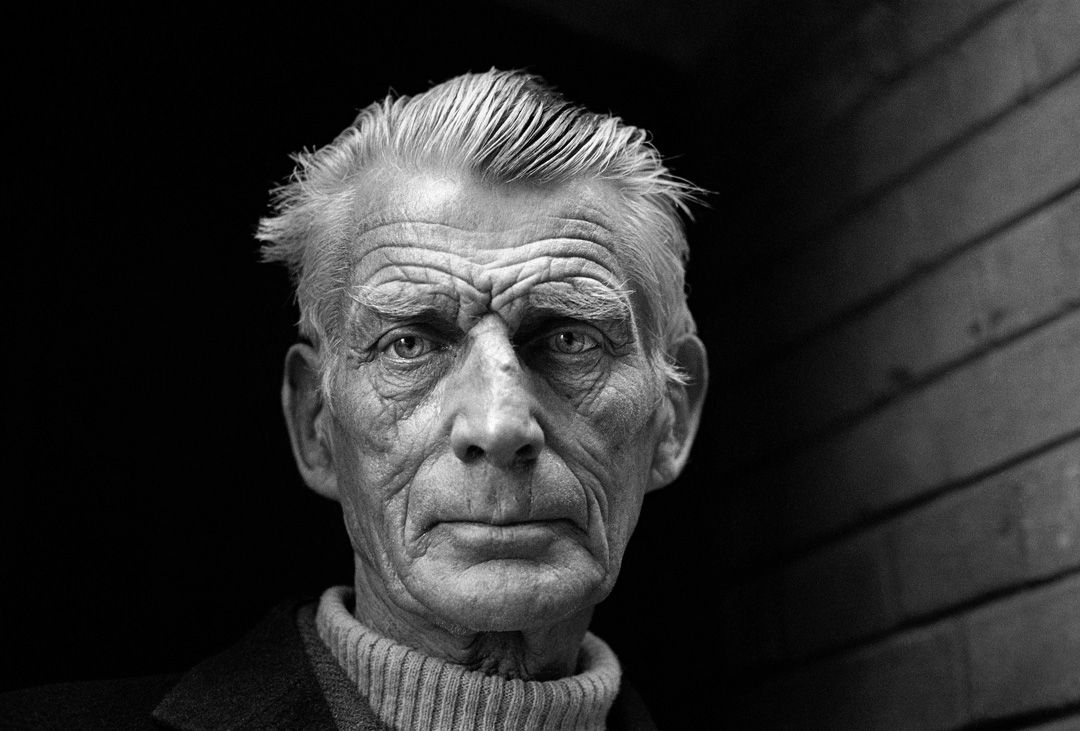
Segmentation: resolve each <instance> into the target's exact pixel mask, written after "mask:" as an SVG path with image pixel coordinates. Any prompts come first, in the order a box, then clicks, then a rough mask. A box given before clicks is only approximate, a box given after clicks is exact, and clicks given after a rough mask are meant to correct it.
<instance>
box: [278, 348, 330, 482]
mask: <svg viewBox="0 0 1080 731" xmlns="http://www.w3.org/2000/svg"><path fill="white" fill-rule="evenodd" d="M318 364H319V356H318V354H317V353H316V352H315V350H314V348H312V347H311V346H310V345H307V344H305V343H297V344H296V345H293V346H292V347H291V348H289V352H288V353H287V354H286V355H285V376H284V378H283V379H282V384H281V406H282V408H283V409H284V410H285V423H286V425H287V426H288V427H289V439H290V441H291V442H292V450H293V457H295V458H296V466H297V467H298V468H299V469H300V476H301V477H303V478H304V482H306V483H307V485H308V487H310V488H311V489H312V490H314V491H315V492H317V493H319V494H320V495H322V496H323V497H327V498H330V499H331V500H337V499H338V488H337V473H336V472H335V471H334V453H333V450H332V448H331V445H330V444H329V437H328V427H329V424H328V423H327V421H328V420H329V418H330V413H329V410H328V409H327V406H326V403H325V401H324V400H323V397H322V392H321V390H320V388H319V385H320V384H319V365H318Z"/></svg>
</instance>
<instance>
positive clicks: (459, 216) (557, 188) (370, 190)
mask: <svg viewBox="0 0 1080 731" xmlns="http://www.w3.org/2000/svg"><path fill="white" fill-rule="evenodd" d="M352 206H353V209H352V214H353V216H352V218H353V221H354V226H353V233H354V243H355V244H359V245H360V246H358V247H356V248H357V249H358V250H356V251H354V252H353V255H354V257H356V256H357V255H359V256H362V255H363V253H364V251H363V249H364V248H366V247H364V246H363V245H362V244H364V243H367V240H370V239H372V238H378V236H379V234H380V233H389V234H390V235H393V234H392V233H390V232H387V231H385V229H393V228H395V227H397V228H400V227H408V226H409V225H411V224H417V226H416V228H422V230H423V238H424V239H425V243H430V244H431V245H435V246H438V245H439V244H444V245H454V244H456V246H455V247H454V248H462V247H470V248H472V247H477V248H491V247H500V246H516V245H524V244H528V243H531V242H534V241H536V240H543V239H545V238H551V237H568V238H575V237H581V238H584V239H595V240H596V243H598V244H600V245H602V246H604V247H605V248H610V249H612V253H613V254H615V253H617V252H616V251H615V250H614V249H615V240H616V239H617V238H619V237H620V236H621V235H623V234H624V233H625V232H621V231H619V230H618V229H619V228H620V221H622V220H625V219H624V217H622V216H620V215H619V213H620V209H621V207H622V205H621V201H620V198H619V195H618V193H617V191H616V190H615V189H614V187H613V186H612V185H611V184H609V183H607V182H605V181H602V180H593V179H577V180H570V181H565V182H558V183H533V182H528V181H517V182H511V183H490V182H484V181H481V180H479V179H478V178H477V177H476V176H475V175H473V174H471V173H468V172H463V171H458V170H453V169H436V168H422V169H418V170H403V169H393V168H389V167H387V166H384V167H382V168H379V169H376V170H374V171H372V172H371V173H369V174H367V175H366V176H365V178H364V179H363V180H361V181H360V182H359V184H358V185H357V187H356V190H355V198H354V201H353V202H352ZM440 229H441V230H440ZM472 234H479V235H477V236H473V235H472ZM485 234H502V235H501V236H489V235H485ZM428 239H430V242H428V241H427V240H428ZM440 248H441V247H440Z"/></svg>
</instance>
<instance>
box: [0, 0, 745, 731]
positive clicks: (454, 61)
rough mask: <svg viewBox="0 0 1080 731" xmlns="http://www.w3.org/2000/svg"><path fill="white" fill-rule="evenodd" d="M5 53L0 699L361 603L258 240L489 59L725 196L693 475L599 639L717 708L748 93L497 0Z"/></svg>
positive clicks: (142, 669) (145, 24)
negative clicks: (286, 398) (453, 79)
mask: <svg viewBox="0 0 1080 731" xmlns="http://www.w3.org/2000/svg"><path fill="white" fill-rule="evenodd" d="M611 22H619V21H618V12H617V11H615V12H613V13H612V15H611ZM6 33H7V34H8V36H9V38H8V42H7V43H6V45H5V48H6V50H5V55H6V56H7V59H6V63H5V67H6V68H7V76H8V81H9V83H8V85H7V86H8V92H7V94H8V104H7V105H6V106H7V110H8V111H7V112H6V117H7V122H8V125H7V128H8V132H7V133H6V145H5V155H6V163H7V165H6V176H5V177H6V182H5V189H7V190H8V193H7V194H6V195H5V198H6V205H5V208H6V209H7V212H6V213H5V214H4V218H5V225H4V230H5V232H6V234H7V240H6V241H5V250H6V252H7V255H8V256H9V257H11V258H12V259H14V264H13V265H12V263H11V262H10V260H9V263H8V267H7V271H8V272H9V276H8V277H7V290H8V292H10V293H11V294H12V295H13V301H12V302H11V304H10V305H9V306H8V308H7V312H8V317H7V323H6V324H7V332H8V348H7V357H6V360H7V363H8V366H9V375H8V377H7V380H6V392H7V395H8V399H7V402H8V404H9V408H8V410H7V413H8V421H9V424H10V425H11V427H12V428H11V429H10V430H9V436H8V438H7V440H6V441H7V445H8V450H6V451H7V454H8V456H7V457H6V460H5V461H6V468H5V479H4V488H3V505H2V511H3V512H2V534H3V539H2V540H3V543H2V550H3V555H2V558H0V570H2V572H3V574H2V582H3V583H2V587H3V588H2V590H0V591H2V599H0V658H2V660H0V664H2V667H3V677H2V678H0V688H13V687H20V686H25V685H33V684H39V683H43V682H55V681H63V680H74V679H90V678H105V677H113V676H124V675H139V674H147V673H159V672H169V671H177V670H181V669H183V668H185V667H187V666H190V665H191V664H192V663H194V662H195V661H197V660H199V659H200V658H202V657H204V656H206V655H207V654H209V653H211V652H213V651H214V650H216V649H218V648H220V647H222V646H224V645H226V644H228V643H229V642H231V641H232V640H233V639H234V638H236V637H238V636H239V635H240V634H242V633H243V632H244V631H245V630H246V629H247V628H248V627H249V626H250V625H251V624H252V623H253V622H254V621H255V620H256V619H257V618H258V617H259V616H261V614H262V613H264V612H265V611H266V610H267V609H268V608H269V607H270V606H272V605H273V604H274V603H276V602H277V601H278V600H280V599H281V598H283V597H285V596H288V595H290V594H295V593H298V592H299V593H310V594H316V593H317V592H319V591H320V590H321V589H323V588H324V587H326V586H328V585H330V584H333V583H349V582H350V580H351V556H350V550H349V547H348V545H347V543H346V540H345V533H344V530H343V529H342V527H341V518H340V514H339V511H338V510H337V507H336V505H334V504H332V503H329V502H326V501H323V500H321V499H319V498H318V497H316V496H315V495H313V494H311V493H310V492H308V491H307V490H306V488H305V487H304V486H303V484H302V483H301V481H300V480H299V478H298V476H297V475H296V472H295V468H294V466H293V463H292V457H291V455H290V452H289V448H288V444H287V437H286V433H285V430H284V426H283V423H282V419H281V416H280V412H279V405H278V389H279V378H280V367H281V360H282V357H283V355H284V352H285V349H286V348H287V346H288V345H289V344H290V343H291V342H292V340H293V336H294V326H293V323H294V322H295V319H296V311H295V308H294V305H293V303H292V301H291V293H290V290H289V286H288V282H287V277H286V275H285V272H284V271H283V270H281V269H280V268H279V267H271V266H267V265H262V264H259V263H257V246H256V244H255V241H254V239H253V236H252V234H253V231H254V227H255V225H256V222H257V220H258V219H259V217H260V216H261V215H263V214H265V213H266V211H267V201H268V197H267V191H268V190H269V189H270V188H271V187H273V186H274V185H276V184H278V183H280V182H281V181H283V180H284V179H285V178H286V176H287V175H288V174H289V173H290V172H291V170H292V163H291V161H290V160H289V159H288V154H289V153H291V152H293V151H296V150H298V149H300V148H302V147H316V146H319V145H322V144H325V143H326V142H329V141H330V140H331V139H332V138H333V137H334V136H335V135H336V133H337V132H338V131H340V130H341V129H342V128H344V127H345V126H347V125H348V124H349V123H350V122H351V121H352V119H353V117H354V116H355V113H356V111H357V110H358V109H359V108H360V107H362V106H364V105H366V104H367V103H369V102H371V101H373V100H375V99H377V98H381V97H382V96H383V95H385V94H386V92H387V91H388V90H390V89H391V88H393V89H394V90H397V91H399V92H402V93H413V92H419V91H422V90H423V89H424V88H426V87H427V86H429V85H430V84H431V83H436V82H439V81H442V80H444V79H446V78H448V77H450V76H453V75H456V74H458V73H461V72H464V71H466V70H477V71H479V70H484V69H487V68H489V67H491V66H497V67H501V68H508V67H516V68H526V69H528V70H530V71H533V72H536V73H539V74H541V75H543V76H545V77H546V78H548V79H549V81H551V82H552V83H554V84H555V85H556V86H557V87H558V88H559V89H561V90H562V91H563V92H564V93H565V94H566V95H567V96H568V97H570V98H571V99H573V100H576V101H579V102H582V103H584V104H585V105H586V106H589V107H590V108H593V109H595V110H598V111H613V112H615V113H617V114H619V115H620V116H622V117H624V118H625V119H627V120H628V121H630V122H631V123H633V124H636V125H639V126H643V127H645V128H648V129H650V130H652V131H653V133H654V140H655V142H656V145H657V146H658V147H659V149H660V150H661V151H662V152H663V153H664V154H665V155H666V156H668V157H669V158H671V165H672V167H673V168H674V169H675V171H676V172H677V173H678V174H681V175H683V176H685V177H688V178H689V179H691V180H693V181H694V182H696V183H698V184H700V185H702V186H704V187H706V188H708V189H710V190H712V191H714V195H713V196H711V199H710V203H711V208H707V209H706V208H700V209H699V210H698V213H697V219H698V221H697V223H696V224H694V225H693V226H692V227H691V233H690V240H691V247H692V251H693V254H692V264H691V275H690V286H691V291H692V297H691V304H692V307H693V309H694V310H695V312H696V314H697V316H698V319H699V324H700V330H701V332H702V336H703V339H704V340H705V341H706V343H707V345H708V347H709V350H710V356H711V358H712V361H713V370H714V384H715V385H714V389H713V391H714V395H713V396H712V397H711V398H710V401H709V404H708V412H707V414H706V421H705V424H704V425H703V429H702V434H701V436H700V439H699V443H698V446H697V448H696V449H695V453H694V457H693V460H692V463H691V465H690V468H689V470H688V473H687V474H686V475H685V476H684V477H683V478H682V479H681V480H679V481H678V482H677V483H676V484H674V485H672V486H671V487H669V488H667V489H665V490H663V491H660V492H659V493H656V494H653V495H650V496H649V497H648V498H647V499H646V504H645V509H644V513H643V516H642V520H641V523H640V524H639V528H638V533H637V534H636V536H635V538H634V540H633V541H632V543H631V547H630V551H629V554H628V556H627V558H626V563H625V568H624V574H623V576H622V578H621V580H620V583H619V585H618V587H617V588H616V590H615V592H614V594H613V595H612V597H611V598H610V599H609V600H608V601H607V602H605V603H604V604H603V605H602V606H601V607H600V608H599V610H598V612H597V616H596V619H595V622H594V625H593V629H594V631H596V632H597V633H598V634H599V635H601V636H602V637H604V638H605V639H606V640H607V641H608V642H609V643H610V644H612V645H613V646H614V647H615V649H616V651H617V652H618V654H619V656H620V658H621V659H622V661H623V664H624V668H625V670H626V672H627V674H628V676H629V677H630V678H631V679H632V680H633V681H634V683H635V685H636V686H637V687H638V688H639V691H640V692H641V694H642V695H643V696H644V697H645V700H646V702H647V703H648V704H649V705H650V707H651V708H652V710H653V713H654V715H655V716H656V717H657V719H658V721H660V722H661V724H662V725H663V726H666V727H669V728H678V727H680V726H682V725H684V724H688V723H691V722H702V721H704V719H707V718H709V717H711V716H712V715H713V714H714V713H715V712H716V709H717V708H718V707H719V706H720V704H722V703H724V702H726V701H725V696H724V693H723V690H722V689H721V688H720V687H719V683H718V682H717V680H716V674H715V672H714V667H715V664H716V663H717V661H718V658H719V655H720V654H721V653H722V651H723V648H722V647H721V646H720V643H719V641H718V640H717V633H716V632H715V621H716V609H715V599H714V591H715V590H716V589H717V588H718V586H719V584H720V583H722V581H723V576H722V575H721V572H720V571H719V570H718V569H717V565H718V563H719V562H720V558H719V557H718V556H717V555H716V553H717V551H718V550H719V548H718V546H719V543H718V542H717V540H716V536H715V531H716V529H715V525H716V519H715V518H716V515H717V513H718V511H721V510H722V507H723V506H722V500H723V498H722V495H723V490H724V478H721V477H720V475H722V474H725V473H726V472H725V470H724V468H723V465H724V459H725V452H724V445H725V443H726V436H725V434H723V433H722V429H721V427H720V423H721V421H722V419H720V418H715V417H717V415H718V413H719V412H720V411H722V406H721V397H720V396H719V395H718V394H720V393H722V392H723V383H724V381H725V379H726V378H727V377H728V375H727V373H726V371H725V359H726V349H729V348H735V349H737V348H738V343H737V342H732V337H733V336H732V335H731V331H730V328H729V323H730V322H731V321H732V320H737V319H739V318H740V317H743V316H744V315H745V313H740V311H739V304H738V303H739V302H741V301H742V300H743V298H742V297H741V296H740V295H739V286H741V287H743V289H745V286H746V279H747V276H748V274H747V272H746V271H745V264H744V263H743V262H742V260H741V258H740V254H739V252H740V251H742V250H743V247H745V246H746V245H747V243H746V242H747V238H748V234H747V232H746V231H745V228H746V224H745V223H743V222H742V221H743V218H742V217H741V215H740V210H741V209H743V208H744V207H745V206H746V205H748V203H747V201H745V200H743V199H742V198H741V197H740V195H741V191H742V190H743V187H742V186H741V185H740V179H741V177H742V176H744V175H745V174H746V168H747V166H748V165H750V164H751V163H750V160H751V159H752V154H750V152H748V151H750V150H752V149H753V145H754V144H755V143H754V140H753V134H752V131H751V130H749V129H747V127H746V126H745V123H743V122H740V121H739V120H740V119H741V116H740V110H739V104H740V99H741V94H742V89H741V87H740V86H739V84H738V82H737V80H736V79H737V77H738V74H732V73H717V72H716V70H715V69H711V70H710V69H700V70H697V71H688V70H687V69H686V68H685V67H684V68H676V65H675V64H672V63H670V62H669V61H665V58H664V56H663V55H662V54H655V53H650V52H649V49H648V48H647V47H645V48H633V47H630V46H627V45H620V44H618V43H614V42H611V41H604V40H600V39H599V38H597V37H596V36H595V35H594V34H590V33H589V32H588V29H585V30H582V29H581V28H577V29H574V30H572V29H570V28H568V27H567V26H565V25H561V24H559V23H556V22H555V21H552V20H548V19H545V18H544V17H541V16H538V15H534V14H531V13H529V12H527V11H524V10H511V9H508V8H507V7H505V6H499V5H485V6H477V7H476V8H475V9H471V10H465V9H463V8H462V7H461V6H454V7H452V8H451V7H445V6H444V7H443V8H442V9H441V10H431V9H426V10H424V11H423V12H422V13H421V11H420V10H419V9H417V8H411V9H404V10H402V12H401V13H400V14H398V15H389V14H386V13H382V14H379V15H378V16H375V15H374V14H372V13H371V12H370V10H368V9H365V8H362V7H353V8H352V9H350V10H348V11H342V10H336V11H333V12H326V11H316V10H314V9H310V10H307V9H305V10H295V11H292V12H289V13H280V14H277V15H271V14H266V13H264V14H261V15H258V16H254V15H253V16H243V17H241V16H229V17H226V16H223V15H221V14H220V12H218V13H204V12H195V11H192V10H180V9H172V10H162V9H160V8H157V9H155V10H154V11H152V12H151V11H149V10H144V11H139V12H136V13H130V12H114V13H101V12H97V11H95V12H93V13H90V12H88V11H82V12H81V13H79V14H74V15H72V14H68V13H66V12H64V11H61V10H59V9H57V8H45V7H43V8H38V9H36V10H33V12H24V14H23V15H22V16H19V17H14V18H12V19H11V22H10V23H9V27H8V29H7V31H6ZM738 53H740V50H739V48H738V46H737V45H733V46H732V48H731V50H730V54H731V56H732V58H733V59H734V57H735V56H736V55H737V54H738ZM719 56H720V57H723V56H724V53H723V52H721V53H719ZM732 63H733V64H734V63H735V62H734V60H733V61H732ZM736 282H739V283H740V284H739V286H736Z"/></svg>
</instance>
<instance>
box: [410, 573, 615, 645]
mask: <svg viewBox="0 0 1080 731" xmlns="http://www.w3.org/2000/svg"><path fill="white" fill-rule="evenodd" d="M588 564H589V565H585V566H562V567H557V566H552V565H550V564H544V563H541V562H538V561H535V560H528V559H520V558H498V559H491V560H488V561H484V562H483V563H478V564H473V565H471V566H468V567H466V568H465V569H464V570H461V569H457V570H453V569H450V570H446V569H445V568H442V567H435V566H432V567H428V568H430V569H435V571H432V572H430V573H431V574H435V575H434V576H431V575H430V574H429V572H428V571H421V572H420V576H418V578H421V580H420V581H419V582H417V587H416V589H417V592H416V594H415V596H416V597H417V598H418V599H419V600H420V601H421V603H422V604H423V605H424V606H425V607H426V608H427V609H428V610H429V611H430V612H432V614H433V615H434V616H435V617H436V618H437V619H438V620H439V621H440V623H445V624H447V625H452V626H455V627H459V628H462V629H465V630H469V631H473V632H512V631H518V630H525V629H535V628H541V627H545V626H550V625H553V624H555V623H557V622H561V621H563V620H565V619H567V618H569V617H571V616H573V615H575V614H577V613H579V612H581V611H583V610H587V609H589V608H591V607H593V606H594V605H596V604H597V603H599V602H600V601H601V600H602V599H603V597H604V594H606V591H605V587H604V583H605V582H604V580H603V579H604V577H603V573H602V572H601V571H600V570H599V567H598V566H596V564H595V562H592V561H590V562H588ZM418 568H419V567H418ZM441 568H442V570H439V569H441ZM424 574H429V575H428V576H427V577H424V576H423V575H424Z"/></svg>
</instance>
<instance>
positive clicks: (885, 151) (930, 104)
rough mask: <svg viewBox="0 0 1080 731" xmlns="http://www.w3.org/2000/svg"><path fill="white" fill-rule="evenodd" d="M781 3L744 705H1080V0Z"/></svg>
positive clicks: (991, 713) (743, 509)
mask: <svg viewBox="0 0 1080 731" xmlns="http://www.w3.org/2000/svg"><path fill="white" fill-rule="evenodd" d="M840 6H842V8H840ZM838 8H840V9H838ZM800 9H801V10H802V12H801V13H800V12H798V11H799V10H800ZM755 18H756V22H757V23H758V24H759V25H758V30H759V31H760V36H761V37H765V38H768V37H782V38H784V39H785V41H786V42H785V45H784V49H783V50H782V51H780V50H778V51H777V52H775V53H771V54H769V56H770V58H771V61H770V63H768V64H759V65H758V66H757V71H756V73H757V74H758V76H757V78H756V79H755V80H754V89H753V92H752V95H751V98H750V100H749V101H748V102H747V103H746V105H745V108H746V109H747V110H752V111H748V113H752V114H755V115H757V116H756V118H755V120H754V123H755V125H756V126H757V129H758V130H759V133H758V134H759V135H760V137H761V139H762V140H764V141H765V142H766V143H767V144H763V145H761V152H760V155H759V157H758V165H757V171H756V172H755V173H753V174H751V175H750V176H749V179H748V180H747V182H746V185H747V189H748V190H749V193H748V194H747V195H748V196H749V197H750V198H751V199H753V200H756V201H759V202H760V205H759V206H758V209H759V210H760V214H758V218H757V219H753V220H750V221H749V222H748V224H747V230H752V231H754V238H753V240H752V241H751V242H750V243H752V244H753V247H754V250H755V254H754V256H755V257H756V261H755V263H754V271H755V272H756V279H755V280H754V281H753V283H752V284H749V285H747V286H746V292H745V294H746V296H747V297H749V298H751V300H752V301H751V302H750V304H749V306H748V307H747V310H748V311H752V312H753V313H755V316H754V317H752V318H747V319H746V320H745V322H744V324H743V326H742V331H741V332H739V333H738V334H737V336H736V337H734V338H733V341H734V342H738V343H742V344H744V345H743V346H742V347H740V348H738V349H736V352H734V353H733V354H732V357H733V358H734V359H735V360H736V362H735V363H734V364H733V365H732V366H731V368H732V372H733V373H734V374H735V377H734V378H732V379H730V380H728V383H730V384H732V385H728V386H721V387H720V389H721V391H722V395H721V396H720V397H719V399H720V400H721V401H722V403H724V404H727V405H730V414H731V421H732V423H733V424H737V428H735V427H733V428H732V430H731V431H732V432H733V433H738V434H739V435H740V438H739V440H738V442H737V444H736V447H735V451H736V453H737V455H738V461H739V466H738V468H736V469H734V470H732V471H731V472H730V473H729V474H728V475H727V476H726V478H727V480H728V483H729V484H730V485H731V486H730V487H728V488H727V490H728V497H727V498H726V501H727V502H726V504H725V506H724V507H725V511H726V519H725V526H724V528H725V530H724V531H722V534H723V535H722V537H721V538H719V539H718V540H719V541H720V544H721V554H722V555H723V556H724V557H725V559H724V565H723V569H724V571H725V574H724V575H725V577H727V578H726V581H725V583H726V585H727V586H728V588H727V590H726V591H725V592H724V597H723V600H722V606H721V607H720V609H719V617H720V619H721V624H722V625H723V627H724V629H723V634H724V642H723V644H722V647H723V648H724V653H725V662H724V667H725V675H726V677H727V680H728V683H729V684H731V685H732V686H734V687H735V688H737V692H736V693H735V694H734V697H735V705H736V706H737V707H738V712H739V714H740V715H741V718H742V719H743V721H744V722H745V723H746V724H747V725H749V726H752V727H767V728H774V727H795V728H808V727H809V728H813V727H822V728H860V729H862V728H887V729H895V728H984V727H985V728H1026V727H1034V726H1043V725H1045V726H1046V727H1048V728H1059V727H1060V728H1066V727H1068V728H1072V727H1074V726H1073V724H1075V725H1076V726H1077V727H1080V3H1077V2H1074V1H1073V0H1015V1H1010V2H1002V1H1001V0H969V1H967V2H937V1H936V0H913V1H910V2H856V3H851V2H848V3H842V4H829V3H821V2H810V3H802V4H792V3H779V4H778V5H777V7H776V8H774V9H772V10H771V11H770V12H767V13H761V12H759V13H758V14H757V15H756V16H755Z"/></svg>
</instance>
